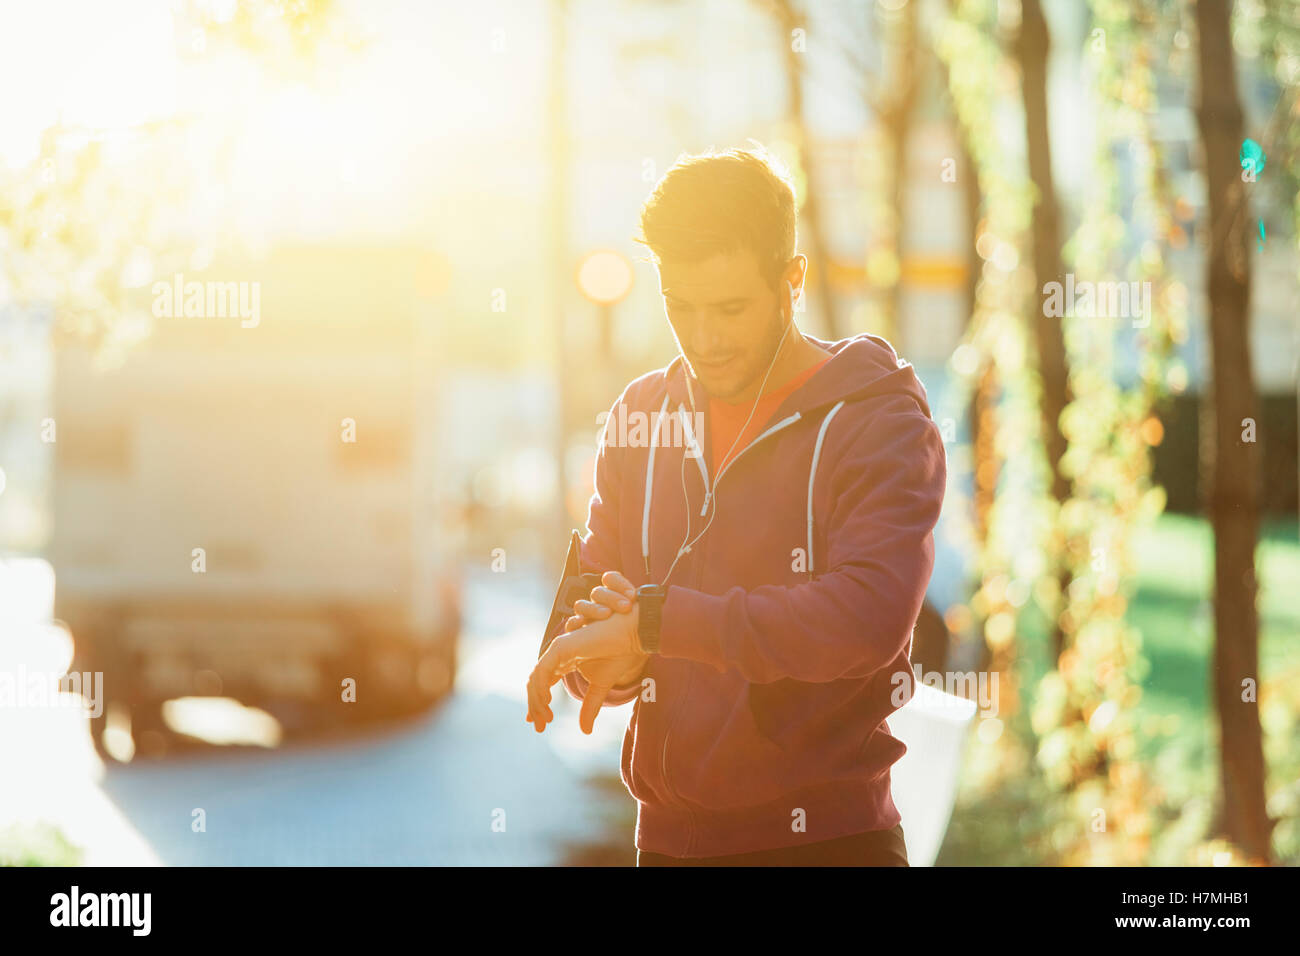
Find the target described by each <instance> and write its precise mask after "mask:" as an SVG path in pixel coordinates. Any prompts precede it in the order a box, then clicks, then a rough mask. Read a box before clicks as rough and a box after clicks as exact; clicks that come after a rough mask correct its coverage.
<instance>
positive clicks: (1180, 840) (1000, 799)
mask: <svg viewBox="0 0 1300 956" xmlns="http://www.w3.org/2000/svg"><path fill="white" fill-rule="evenodd" d="M1136 557H1137V568H1138V580H1137V582H1136V585H1137V590H1136V593H1135V594H1134V595H1133V597H1132V601H1131V603H1130V605H1129V612H1128V618H1129V621H1130V622H1131V623H1132V624H1133V625H1134V626H1136V627H1137V628H1138V629H1139V630H1141V632H1142V652H1143V655H1144V656H1145V658H1146V659H1147V662H1148V664H1149V669H1148V671H1147V673H1146V676H1145V678H1144V679H1143V681H1142V689H1143V694H1142V699H1141V702H1140V703H1139V705H1138V712H1139V714H1140V723H1139V727H1140V731H1141V732H1140V754H1141V760H1142V763H1143V765H1144V767H1145V768H1146V770H1147V771H1148V774H1149V775H1150V777H1151V778H1152V779H1154V780H1158V781H1159V784H1160V786H1161V787H1162V788H1163V789H1164V791H1165V793H1166V801H1165V802H1166V808H1176V809H1174V810H1172V811H1168V810H1167V812H1166V813H1165V815H1164V817H1165V823H1166V826H1167V827H1168V829H1167V831H1166V834H1165V838H1164V839H1159V838H1158V840H1157V844H1156V848H1157V849H1156V858H1155V859H1153V860H1151V861H1150V862H1152V863H1168V864H1172V865H1178V864H1181V863H1186V862H1187V860H1186V858H1185V857H1184V856H1183V854H1184V853H1185V852H1186V851H1187V850H1188V849H1189V848H1190V846H1191V845H1192V844H1193V843H1195V842H1196V840H1197V839H1199V838H1200V837H1202V836H1203V835H1204V829H1205V825H1206V823H1207V822H1208V820H1209V818H1210V816H1211V814H1212V811H1213V806H1214V803H1215V801H1216V800H1217V791H1218V747H1217V737H1218V735H1217V725H1216V722H1215V720H1214V713H1213V708H1212V706H1211V698H1210V670H1209V662H1210V654H1211V647H1212V644H1211V642H1212V639H1213V613H1212V608H1211V605H1210V597H1211V588H1212V583H1213V540H1212V538H1211V535H1210V528H1209V523H1208V522H1206V521H1204V520H1201V519H1199V518H1192V517H1186V516H1182V515H1165V516H1163V517H1161V519H1160V520H1159V521H1158V522H1157V523H1156V524H1155V526H1154V527H1153V528H1151V529H1149V530H1148V531H1147V532H1146V533H1144V534H1143V535H1142V536H1141V537H1140V538H1139V540H1138V541H1137V542H1136ZM1257 560H1258V565H1259V566H1258V576H1259V580H1260V596H1259V609H1260V680H1261V683H1263V682H1265V681H1267V680H1268V679H1269V678H1270V677H1273V678H1275V679H1276V677H1277V676H1278V675H1281V674H1287V673H1294V674H1297V676H1300V640H1297V635H1300V528H1298V527H1297V523H1296V521H1295V520H1294V519H1293V520H1290V521H1284V522H1270V523H1267V524H1266V526H1265V528H1264V530H1263V533H1262V535H1261V543H1260V548H1259V552H1258V558H1257ZM1026 623H1027V624H1028V625H1029V626H1028V627H1026V628H1025V629H1024V630H1023V631H1022V639H1023V640H1024V641H1025V643H1026V645H1028V646H1027V647H1026V659H1025V661H1024V662H1023V664H1024V666H1023V668H1022V670H1021V674H1022V678H1023V679H1025V684H1024V686H1026V687H1028V688H1032V686H1033V681H1034V680H1035V679H1036V678H1037V677H1038V676H1040V675H1041V674H1042V673H1043V671H1044V670H1045V668H1046V666H1047V660H1046V655H1045V653H1044V647H1045V634H1044V630H1045V629H1044V628H1043V627H1042V622H1041V620H1040V621H1038V622H1032V621H1031V622H1026ZM1035 624H1036V625H1037V626H1035ZM1296 699H1297V697H1295V696H1292V698H1291V701H1290V703H1287V702H1283V701H1280V700H1274V701H1272V702H1271V703H1272V706H1271V709H1270V708H1269V706H1268V705H1269V704H1270V701H1269V700H1268V699H1262V700H1261V704H1264V705H1265V708H1264V709H1263V710H1262V711H1261V717H1262V719H1263V722H1264V725H1265V751H1266V755H1267V757H1268V759H1269V781H1268V791H1267V792H1268V793H1269V794H1270V795H1273V798H1274V802H1273V803H1272V804H1270V812H1271V813H1272V814H1273V815H1275V816H1282V815H1288V814H1289V815H1290V818H1289V819H1288V820H1286V821H1285V822H1284V823H1283V824H1282V825H1280V826H1279V828H1278V830H1277V832H1276V833H1275V839H1274V846H1275V849H1276V850H1277V852H1278V854H1279V856H1280V857H1281V858H1282V859H1283V860H1286V861H1288V862H1292V863H1295V862H1297V861H1300V827H1298V826H1297V822H1296V819H1295V813H1296V810H1297V808H1296V803H1297V801H1298V800H1300V794H1298V793H1297V792H1296V791H1295V788H1294V787H1292V789H1291V792H1290V793H1291V795H1290V797H1289V798H1288V796H1287V794H1286V793H1285V792H1283V791H1285V790H1286V788H1287V787H1289V786H1291V785H1293V784H1294V782H1295V780H1296V779H1297V776H1300V736H1298V735H1297V731H1296V715H1295V701H1296ZM1038 801H1039V798H1037V797H1035V796H1034V795H1033V791H1032V788H1026V790H1025V791H1023V792H1019V793H1009V792H1007V791H1006V790H1003V791H1002V792H1001V793H999V794H997V795H983V796H972V795H971V794H970V793H969V791H964V792H963V795H962V797H961V798H959V801H958V806H957V808H956V810H955V811H954V814H953V820H952V823H951V825H950V826H949V831H948V840H947V841H946V842H945V845H944V848H943V851H941V853H940V856H939V861H938V862H939V863H940V864H958V865H962V864H990V863H992V864H998V863H1003V864H1006V863H1015V864H1025V863H1033V862H1051V851H1050V848H1042V847H1034V846H1033V845H1032V841H1026V840H1025V837H1026V835H1027V833H1026V829H1027V824H1026V820H1029V821H1031V822H1030V823H1029V824H1028V828H1029V829H1032V819H1033V818H1034V816H1035V813H1036V809H1037V808H1036V806H1035V803H1037V802H1038Z"/></svg>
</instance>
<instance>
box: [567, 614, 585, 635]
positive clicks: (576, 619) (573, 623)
mask: <svg viewBox="0 0 1300 956" xmlns="http://www.w3.org/2000/svg"><path fill="white" fill-rule="evenodd" d="M586 623H587V619H586V618H585V617H583V616H582V615H581V614H575V615H573V617H571V618H569V619H568V620H566V621H565V622H564V632H565V633H566V634H567V633H568V632H569V631H576V630H577V629H578V628H580V627H582V625H584V624H586Z"/></svg>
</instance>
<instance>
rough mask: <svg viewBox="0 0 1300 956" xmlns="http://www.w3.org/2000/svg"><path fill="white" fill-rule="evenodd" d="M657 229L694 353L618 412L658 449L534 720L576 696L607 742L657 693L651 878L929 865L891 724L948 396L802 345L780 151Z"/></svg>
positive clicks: (649, 816) (631, 464)
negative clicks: (616, 726)
mask: <svg viewBox="0 0 1300 956" xmlns="http://www.w3.org/2000/svg"><path fill="white" fill-rule="evenodd" d="M641 231H642V236H641V237H640V238H639V239H638V241H640V242H642V243H643V244H644V245H646V246H647V247H648V248H649V249H650V251H651V253H652V255H653V257H654V261H655V264H656V266H657V268H658V272H659V281H660V289H661V292H662V294H663V297H664V307H665V311H666V314H667V318H668V322H669V325H670V326H671V328H672V331H673V335H674V337H675V338H676V341H677V345H678V348H679V349H680V351H681V355H680V356H679V357H678V358H676V359H674V360H673V362H672V363H671V364H669V365H668V366H667V367H666V368H663V369H659V370H657V371H654V372H651V373H649V374H647V375H643V376H642V377H641V378H639V379H637V380H636V381H634V382H632V383H631V384H630V385H628V386H627V388H626V389H625V390H624V392H623V394H622V395H621V396H620V397H619V399H618V402H616V403H615V405H614V409H613V411H612V412H611V414H610V419H609V421H617V420H618V418H619V411H620V410H619V407H618V406H619V404H624V405H626V406H627V409H626V410H625V413H624V414H625V415H630V414H631V413H632V412H641V413H644V414H645V415H647V416H648V417H649V419H650V421H651V423H652V426H651V433H652V440H650V441H648V442H645V443H640V442H637V443H635V444H633V443H632V442H630V441H629V442H627V443H626V444H627V445H628V446H629V447H614V446H613V445H612V444H611V442H610V436H611V429H610V428H609V426H608V424H607V425H606V432H605V439H604V441H603V442H602V447H601V449H600V453H599V455H598V456H597V460H596V471H595V494H594V495H593V496H592V499H591V504H590V510H589V513H588V518H587V526H588V528H589V533H588V535H587V537H586V539H585V540H584V541H583V542H582V547H581V562H582V570H583V571H584V572H586V571H599V572H601V573H602V574H603V577H602V585H601V586H600V587H598V588H596V589H595V590H593V591H592V593H591V598H590V600H588V601H581V602H579V603H578V605H577V607H576V610H577V612H578V613H577V614H575V615H574V616H573V617H572V618H570V619H569V620H568V621H567V622H566V624H565V628H564V630H565V633H563V634H561V635H559V636H557V637H556V638H555V639H554V640H553V641H552V642H551V644H550V646H549V647H548V648H547V650H546V652H545V653H544V654H543V655H542V657H541V659H540V660H539V661H538V662H537V666H536V668H535V669H534V671H533V673H532V676H531V677H530V679H529V685H528V695H529V707H528V716H527V719H528V720H529V721H530V722H532V723H534V724H535V726H536V729H537V731H538V732H539V733H540V732H542V731H543V730H544V729H545V726H546V724H547V723H549V722H550V721H551V720H552V719H553V717H554V715H553V713H552V711H551V708H550V700H551V691H550V688H551V687H552V686H553V685H554V684H555V683H556V682H558V681H560V680H561V679H563V681H564V685H565V689H566V690H567V691H568V692H569V694H570V695H571V696H572V697H574V698H575V699H577V700H579V701H581V702H582V710H581V714H580V717H579V720H580V723H581V725H582V729H583V731H584V732H586V733H590V732H591V728H592V725H593V722H594V721H595V718H596V715H597V713H598V712H599V710H600V708H601V707H609V706H615V705H618V704H622V703H626V702H627V701H630V700H634V699H635V701H636V704H635V707H634V708H633V712H632V718H631V721H630V722H629V724H628V729H627V733H626V736H625V738H624V742H623V754H622V778H623V783H624V785H625V786H627V788H628V790H629V791H630V792H631V794H632V796H633V797H635V798H636V799H637V801H638V805H639V808H638V815H637V830H636V846H637V849H638V857H637V861H638V865H641V866H645V865H706V866H708V865H734V864H741V865H881V864H884V865H901V866H906V865H907V858H906V849H905V846H904V843H903V835H902V829H901V826H900V823H901V820H900V816H899V813H898V810H897V809H896V808H895V806H894V802H893V799H892V796H891V794H890V774H889V768H890V766H891V765H892V764H893V763H894V761H896V760H897V759H898V758H899V757H900V756H902V754H903V753H904V751H905V750H906V748H905V747H904V746H903V744H902V743H900V742H899V741H898V740H897V739H895V738H894V737H893V736H892V735H891V734H890V732H889V728H888V726H887V724H886V722H885V718H886V717H887V716H888V715H889V714H891V713H892V712H893V711H894V710H895V709H896V705H895V704H894V703H893V702H892V701H891V697H892V694H893V691H894V690H895V689H896V688H897V686H898V684H897V681H895V680H894V676H895V675H898V674H906V675H907V677H906V678H904V679H905V680H910V677H911V672H910V669H909V660H908V658H909V651H910V647H911V635H912V628H913V625H914V624H915V622H916V619H917V614H918V612H919V611H920V608H921V602H922V600H923V598H924V594H925V588H926V584H927V582H928V581H929V577H930V571H931V569H932V566H933V563H934V544H933V540H932V537H931V532H932V531H933V529H934V526H935V523H936V521H937V520H938V517H939V509H940V505H941V504H942V500H943V490H944V480H945V475H946V471H945V467H946V466H945V462H944V450H943V443H942V441H941V439H940V436H939V431H938V428H937V427H936V426H935V424H934V422H933V421H932V420H931V419H930V411H929V408H928V406H927V404H926V397H925V390H924V388H923V387H922V386H921V383H920V382H919V381H918V380H917V378H916V375H915V374H914V373H913V370H912V367H911V366H910V365H908V364H906V363H904V362H901V361H900V360H899V359H898V358H897V356H896V355H895V353H894V351H893V349H892V348H891V347H890V346H889V344H888V343H886V342H885V341H884V340H883V339H880V338H878V337H875V336H870V335H859V336H855V337H853V338H848V339H842V340H840V341H838V342H822V341H818V340H817V339H814V338H812V337H810V336H808V335H805V334H803V333H801V332H800V331H799V330H798V328H797V327H796V326H795V322H794V312H795V302H796V299H797V295H798V292H799V291H800V290H802V288H803V282H804V276H805V270H806V268H807V260H806V259H805V258H804V256H802V255H797V254H796V253H795V205H794V193H793V190H792V188H791V186H790V182H789V179H788V177H787V176H785V175H783V174H782V173H780V172H778V171H777V168H776V166H775V163H774V162H773V161H772V160H771V159H770V158H769V157H768V156H767V155H766V154H765V153H763V152H761V151H749V150H734V149H733V150H728V151H726V152H724V153H721V154H715V153H707V154H704V155H700V156H692V157H684V158H682V159H680V160H679V161H678V162H677V164H676V165H674V166H673V168H672V169H670V170H669V171H668V172H667V173H666V174H665V175H664V177H663V179H662V180H661V181H660V183H659V184H658V185H657V186H656V188H655V190H654V192H653V194H652V195H651V196H650V198H649V199H648V200H647V201H646V203H645V205H644V207H643V209H642V213H641ZM670 417H676V418H677V419H678V421H677V422H676V423H670V422H669V421H668V420H669V418H670ZM625 420H626V419H625ZM700 421H702V422H703V434H696V432H697V430H698V429H697V424H698V423H699V422H700ZM669 424H673V425H674V426H675V427H676V428H680V430H679V431H676V432H674V430H673V429H670V428H669ZM674 433H675V434H678V435H684V436H685V441H682V442H678V444H679V445H681V446H683V447H674V446H673V445H672V444H670V443H668V442H667V437H668V436H669V435H671V434H674ZM908 686H910V684H909V685H908Z"/></svg>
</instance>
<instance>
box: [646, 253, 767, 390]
mask: <svg viewBox="0 0 1300 956" xmlns="http://www.w3.org/2000/svg"><path fill="white" fill-rule="evenodd" d="M659 286H660V290H661V291H662V293H663V297H664V311H665V313H666V314H667V316H668V324H669V325H671V326H672V329H673V335H674V336H676V338H677V345H678V347H679V348H680V349H681V351H682V354H683V355H685V356H686V360H687V362H689V363H690V366H691V371H692V372H693V373H694V375H695V377H696V378H697V379H699V380H700V384H701V385H703V386H704V389H705V391H707V392H708V393H709V394H710V395H711V396H712V397H714V398H717V399H720V400H722V401H739V400H740V398H739V396H744V394H745V392H746V390H747V389H749V388H750V387H751V386H753V387H754V388H755V389H757V386H758V384H759V383H760V382H761V381H762V378H763V375H764V374H765V373H766V372H767V369H768V366H769V365H770V364H771V362H772V356H773V355H775V354H776V350H777V346H778V345H779V344H780V342H781V335H782V333H783V332H784V331H785V318H784V317H783V313H782V308H783V305H782V303H781V300H779V299H778V298H777V296H776V295H775V294H774V293H773V291H772V289H771V288H769V287H768V285H767V283H766V282H764V281H763V277H762V275H761V274H760V273H759V270H758V261H757V259H755V257H754V254H753V253H752V252H750V251H749V250H742V251H740V252H736V253H731V254H726V255H722V254H719V255H715V256H714V257H713V258H711V259H707V260H705V261H703V262H697V263H667V262H664V263H660V266H659ZM780 288H782V289H784V288H785V285H784V283H782V284H781V286H780Z"/></svg>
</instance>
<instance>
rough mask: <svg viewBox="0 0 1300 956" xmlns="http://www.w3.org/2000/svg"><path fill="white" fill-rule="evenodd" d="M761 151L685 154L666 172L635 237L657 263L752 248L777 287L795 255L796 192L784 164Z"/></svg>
mask: <svg viewBox="0 0 1300 956" xmlns="http://www.w3.org/2000/svg"><path fill="white" fill-rule="evenodd" d="M751 142H753V141H752V140H751ZM755 147H756V148H754V149H737V148H732V149H728V150H726V151H725V152H720V153H719V152H714V151H713V150H709V151H708V152H704V153H698V154H695V155H689V154H682V155H681V156H679V157H678V158H677V162H676V163H674V164H673V166H672V168H671V169H669V170H668V172H666V173H664V175H663V178H662V179H660V180H659V183H658V185H656V186H655V188H654V192H653V193H651V194H650V196H649V198H647V199H646V201H645V203H644V204H643V205H642V207H641V233H640V235H639V236H637V237H636V241H637V242H639V243H641V244H642V245H644V246H647V247H648V248H649V250H650V252H651V254H652V255H653V256H654V261H655V262H656V264H658V263H662V262H699V261H702V260H704V259H708V258H710V257H712V256H714V255H717V254H719V253H721V254H729V253H734V252H737V251H739V250H740V249H749V250H751V251H752V252H753V253H754V256H755V258H756V259H757V260H758V267H759V271H760V272H761V273H762V275H763V277H764V279H765V280H766V281H767V284H768V285H769V286H770V287H771V288H773V289H775V288H776V286H777V283H778V282H779V281H780V276H781V272H782V271H783V270H784V268H785V266H786V265H787V264H788V263H789V261H790V260H791V259H792V258H794V254H795V241H796V228H795V197H794V185H793V183H792V180H791V176H790V173H789V171H788V170H786V168H785V166H784V165H782V163H781V162H780V161H779V160H778V159H776V158H775V157H774V156H772V155H771V154H770V153H769V152H768V151H767V150H766V149H764V148H763V147H762V146H761V145H758V144H755Z"/></svg>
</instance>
